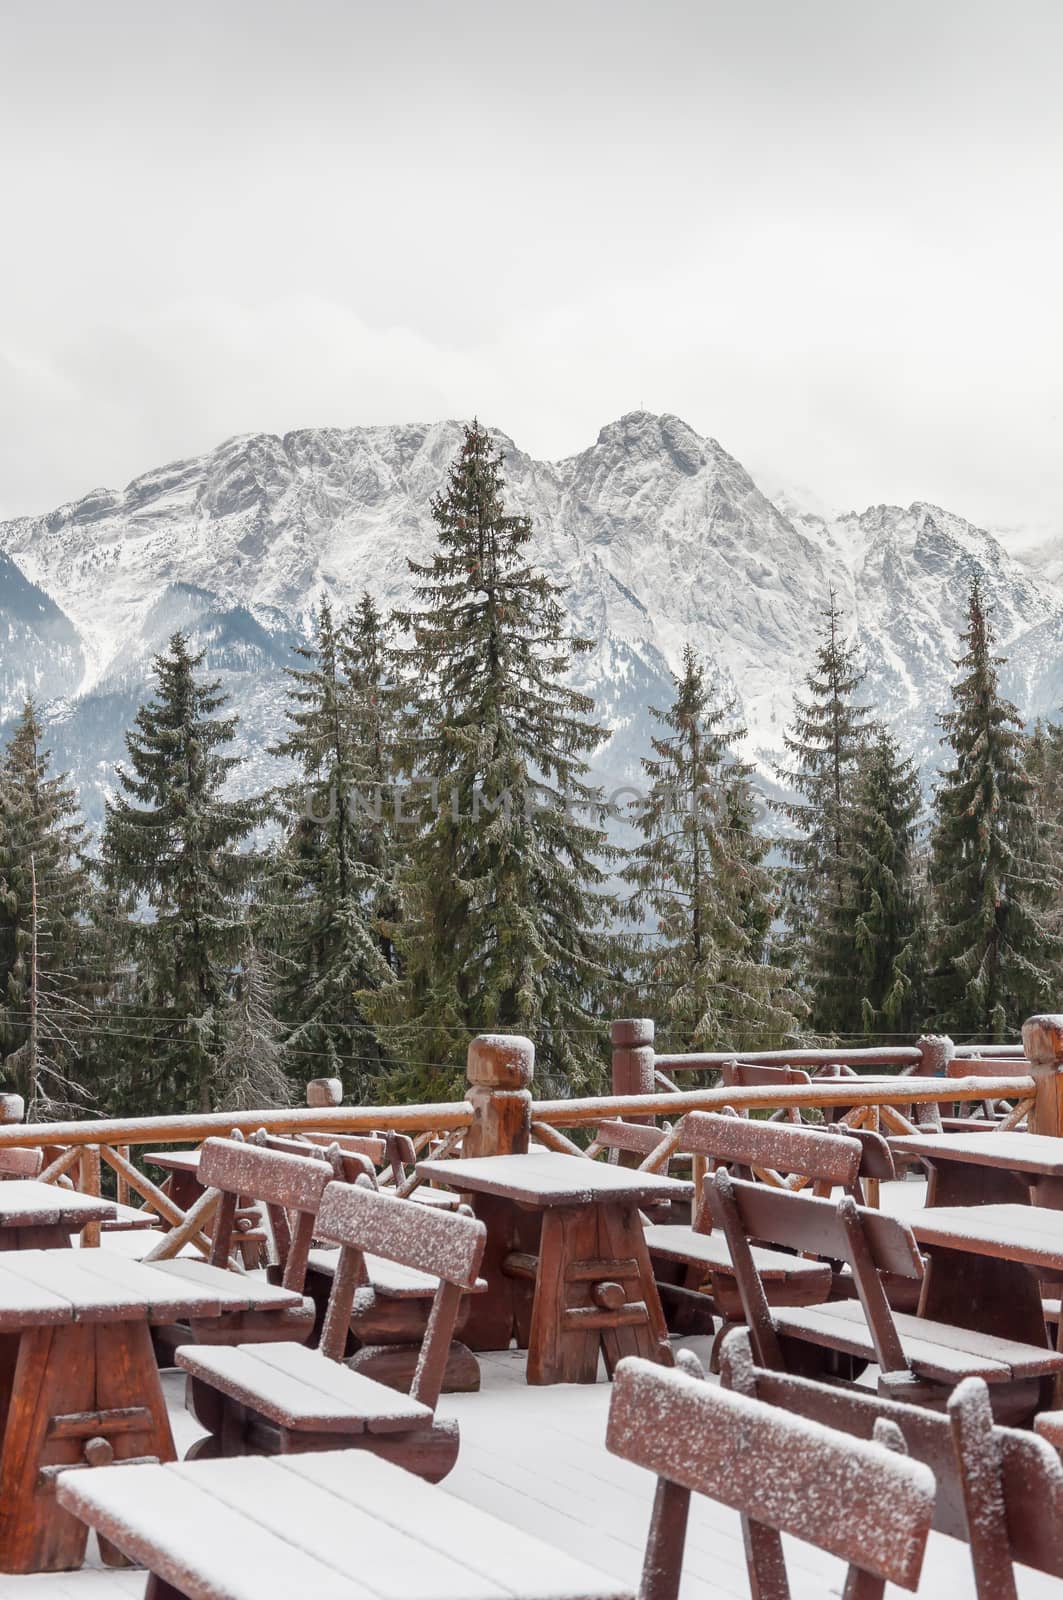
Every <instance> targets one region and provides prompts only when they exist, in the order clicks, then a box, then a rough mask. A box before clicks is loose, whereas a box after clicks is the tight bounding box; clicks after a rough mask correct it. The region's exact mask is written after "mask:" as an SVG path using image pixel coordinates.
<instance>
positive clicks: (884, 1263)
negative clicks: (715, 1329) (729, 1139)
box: [705, 1170, 923, 1372]
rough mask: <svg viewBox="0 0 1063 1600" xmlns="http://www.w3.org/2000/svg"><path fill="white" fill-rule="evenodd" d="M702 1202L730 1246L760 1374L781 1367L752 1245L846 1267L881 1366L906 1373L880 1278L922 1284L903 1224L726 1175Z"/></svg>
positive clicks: (919, 1261)
mask: <svg viewBox="0 0 1063 1600" xmlns="http://www.w3.org/2000/svg"><path fill="white" fill-rule="evenodd" d="M705 1200H706V1203H707V1206H708V1209H709V1211H710V1213H711V1215H712V1218H713V1221H714V1222H716V1223H717V1224H718V1226H719V1227H720V1228H722V1229H723V1232H724V1236H725V1238H726V1239H727V1245H728V1249H729V1250H730V1254H731V1264H732V1266H733V1268H734V1274H735V1283H736V1286H737V1288H738V1293H739V1296H740V1298H741V1301H742V1308H743V1311H744V1312H745V1317H746V1322H747V1324H748V1326H749V1330H750V1337H751V1338H752V1340H753V1348H754V1350H755V1352H756V1355H757V1360H758V1361H759V1362H760V1364H761V1365H762V1366H767V1367H775V1368H777V1369H779V1368H782V1366H783V1360H782V1351H781V1348H780V1346H779V1342H778V1338H777V1336H776V1333H775V1324H774V1320H773V1318H772V1314H771V1309H770V1306H769V1304H768V1299H767V1296H766V1294H765V1292H764V1285H763V1284H762V1282H761V1280H760V1275H759V1273H758V1272H757V1268H756V1264H755V1262H754V1260H753V1254H752V1250H751V1248H750V1245H751V1243H752V1242H753V1241H757V1242H759V1243H763V1244H771V1245H781V1246H782V1247H783V1248H785V1249H788V1250H797V1251H801V1252H804V1253H806V1254H810V1255H815V1256H821V1257H825V1258H826V1259H828V1260H832V1261H844V1262H847V1263H848V1265H849V1266H850V1267H851V1268H852V1273H853V1283H854V1286H855V1288H856V1292H857V1295H858V1297H859V1299H860V1303H861V1305H862V1307H863V1310H864V1315H865V1317H866V1318H867V1323H868V1328H869V1331H870V1333H871V1338H872V1342H873V1344H874V1347H875V1357H876V1360H877V1361H878V1364H879V1366H880V1367H881V1368H882V1370H883V1372H904V1371H905V1370H906V1369H907V1367H908V1362H907V1359H906V1357H905V1355H904V1350H903V1346H902V1344H901V1340H900V1336H899V1334H898V1333H897V1328H896V1324H895V1323H894V1320H893V1312H892V1311H891V1309H890V1306H889V1302H888V1301H887V1299H886V1294H885V1291H884V1289H883V1287H882V1282H881V1279H880V1277H879V1273H883V1272H887V1273H892V1274H894V1275H896V1276H898V1277H902V1278H909V1279H912V1280H915V1281H918V1280H919V1279H920V1278H921V1277H922V1275H923V1258H922V1256H921V1255H920V1253H919V1248H918V1246H917V1244H916V1242H915V1238H914V1236H913V1234H912V1231H911V1229H910V1228H909V1227H907V1225H906V1224H905V1223H903V1222H901V1221H900V1220H899V1219H898V1218H897V1217H891V1216H887V1215H886V1214H885V1213H883V1212H881V1211H872V1210H871V1209H870V1208H869V1207H867V1206H858V1205H857V1204H856V1203H855V1202H854V1200H853V1199H852V1197H851V1196H849V1195H845V1196H844V1197H843V1199H841V1200H839V1201H837V1202H835V1201H833V1200H827V1199H820V1198H818V1197H816V1196H814V1195H804V1194H792V1193H788V1192H786V1191H784V1190H781V1189H770V1188H768V1186H767V1185H766V1184H761V1183H746V1182H743V1181H742V1180H741V1179H738V1178H732V1177H731V1176H730V1174H729V1173H727V1172H726V1171H722V1170H721V1171H719V1172H715V1173H710V1174H709V1175H708V1176H707V1177H706V1179H705Z"/></svg>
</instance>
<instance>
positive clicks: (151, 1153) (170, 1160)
mask: <svg viewBox="0 0 1063 1600" xmlns="http://www.w3.org/2000/svg"><path fill="white" fill-rule="evenodd" d="M144 1160H145V1161H148V1162H150V1163H151V1165H152V1166H153V1167H161V1168H162V1170H163V1171H164V1172H168V1173H169V1174H170V1176H169V1177H168V1178H167V1180H166V1183H165V1185H164V1189H165V1192H166V1193H167V1194H168V1195H169V1196H170V1199H171V1200H172V1201H173V1203H174V1205H177V1206H180V1207H181V1210H182V1211H189V1210H190V1209H191V1208H192V1206H194V1205H195V1203H196V1201H197V1200H198V1199H199V1197H200V1195H201V1194H202V1193H203V1185H202V1184H201V1183H200V1181H199V1151H198V1150H145V1152H144Z"/></svg>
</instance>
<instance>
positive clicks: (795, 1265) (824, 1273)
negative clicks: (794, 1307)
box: [646, 1223, 833, 1300]
mask: <svg viewBox="0 0 1063 1600" xmlns="http://www.w3.org/2000/svg"><path fill="white" fill-rule="evenodd" d="M646 1248H647V1249H648V1250H649V1252H650V1255H651V1256H660V1257H661V1258H662V1260H664V1261H683V1262H688V1263H689V1264H690V1265H691V1266H697V1267H704V1268H705V1271H706V1273H709V1272H721V1273H726V1274H727V1275H728V1276H729V1277H733V1275H734V1267H733V1266H732V1265H731V1253H730V1251H729V1250H728V1248H727V1240H726V1239H725V1238H724V1236H723V1234H722V1233H718V1232H717V1233H695V1231H694V1229H693V1228H688V1227H684V1226H683V1225H682V1224H681V1223H663V1224H651V1226H649V1227H648V1228H647V1229H646ZM752 1248H753V1260H754V1262H755V1263H756V1267H757V1271H758V1272H759V1273H760V1276H761V1278H762V1279H763V1280H764V1282H765V1283H772V1284H795V1285H796V1284H800V1285H801V1287H802V1289H803V1290H804V1291H806V1292H807V1293H808V1294H809V1295H812V1294H813V1293H814V1292H815V1291H816V1289H821V1290H822V1297H823V1299H824V1300H826V1298H827V1296H828V1295H829V1293H830V1287H831V1281H832V1277H833V1273H832V1270H831V1267H830V1264H829V1263H828V1262H825V1261H807V1260H806V1259H805V1258H804V1257H803V1256H794V1255H789V1254H788V1253H787V1252H786V1251H785V1250H769V1249H767V1248H766V1247H765V1246H763V1245H754V1246H753V1247H752Z"/></svg>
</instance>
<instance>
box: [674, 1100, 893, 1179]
mask: <svg viewBox="0 0 1063 1600" xmlns="http://www.w3.org/2000/svg"><path fill="white" fill-rule="evenodd" d="M676 1132H677V1134H678V1135H679V1145H678V1149H680V1150H681V1151H683V1152H684V1154H688V1155H701V1156H706V1157H707V1158H708V1159H709V1160H711V1161H714V1162H716V1163H717V1165H720V1166H740V1167H749V1168H760V1169H762V1170H763V1169H767V1170H770V1171H772V1172H787V1173H791V1172H792V1173H800V1175H801V1176H802V1177H806V1178H814V1179H821V1180H823V1181H824V1182H827V1183H832V1184H834V1183H838V1184H841V1185H842V1186H843V1187H844V1188H847V1189H848V1188H851V1187H852V1186H853V1184H855V1182H856V1179H857V1175H858V1173H859V1171H860V1160H861V1156H862V1150H861V1146H860V1144H859V1142H858V1141H857V1140H856V1139H851V1138H847V1137H846V1136H845V1135H844V1134H834V1133H827V1132H825V1131H821V1130H820V1129H818V1128H805V1127H798V1126H796V1125H792V1124H791V1125H788V1124H786V1123H784V1122H759V1121H757V1120H755V1119H754V1118H752V1117H725V1116H720V1115H719V1114H718V1113H717V1112H714V1111H688V1112H687V1114H686V1116H685V1117H684V1118H683V1119H682V1121H681V1122H680V1123H679V1125H678V1127H677V1129H676Z"/></svg>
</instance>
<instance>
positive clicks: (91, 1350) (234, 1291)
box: [0, 1250, 296, 1572]
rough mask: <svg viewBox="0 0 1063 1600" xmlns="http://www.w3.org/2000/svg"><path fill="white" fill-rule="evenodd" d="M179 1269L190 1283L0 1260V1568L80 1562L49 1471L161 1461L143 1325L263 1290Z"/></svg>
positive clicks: (153, 1375)
mask: <svg viewBox="0 0 1063 1600" xmlns="http://www.w3.org/2000/svg"><path fill="white" fill-rule="evenodd" d="M182 1265H183V1266H184V1267H185V1268H196V1267H199V1268H200V1274H199V1277H198V1280H196V1281H193V1279H192V1278H190V1277H189V1276H187V1275H186V1274H185V1273H181V1274H177V1273H173V1272H168V1271H164V1270H163V1269H161V1268H152V1267H147V1266H144V1265H143V1264H142V1263H140V1262H137V1261H129V1260H126V1259H125V1258H123V1257H121V1256H112V1255H110V1254H109V1253H107V1252H101V1251H96V1250H94V1251H84V1252H83V1251H72V1250H61V1251H60V1250H49V1251H44V1252H36V1253H34V1252H29V1251H20V1252H18V1253H17V1254H16V1253H11V1254H9V1255H8V1256H6V1257H4V1259H3V1261H2V1263H0V1326H2V1329H3V1331H2V1332H0V1404H2V1417H0V1424H2V1436H0V1570H2V1571H9V1572H37V1571H56V1570H62V1569H65V1568H67V1567H74V1566H77V1565H79V1564H80V1561H81V1559H82V1556H83V1553H84V1545H85V1529H84V1527H83V1526H81V1524H80V1523H78V1522H77V1520H76V1519H75V1518H73V1517H71V1516H70V1515H69V1514H68V1513H67V1512H66V1511H64V1510H62V1509H61V1508H60V1507H59V1505H58V1502H57V1501H56V1499H55V1480H56V1477H57V1469H60V1468H63V1467H71V1466H78V1467H83V1469H84V1470H92V1469H94V1468H96V1467H98V1466H101V1465H107V1464H109V1463H110V1462H112V1461H115V1460H120V1461H124V1460H130V1459H140V1458H143V1457H154V1458H157V1459H160V1460H168V1459H172V1457H173V1440H172V1437H171V1434H170V1426H169V1421H168V1418H167V1413H166V1406H165V1402H164V1398H163V1394H162V1390H161V1387H160V1383H159V1373H158V1368H157V1365H156V1362H155V1358H154V1353H153V1349H152V1343H151V1336H150V1332H149V1323H150V1322H164V1321H166V1320H167V1319H168V1318H171V1317H174V1316H176V1315H190V1314H194V1313H195V1312H196V1311H197V1310H202V1311H204V1312H207V1313H215V1314H216V1313H217V1312H218V1311H219V1310H220V1308H221V1306H222V1304H223V1303H225V1301H226V1300H227V1299H228V1300H229V1301H230V1302H231V1303H239V1301H240V1299H241V1297H242V1298H243V1300H244V1303H245V1304H250V1303H253V1302H254V1300H255V1298H256V1296H258V1295H261V1293H262V1287H251V1286H247V1287H243V1286H242V1285H241V1280H240V1279H238V1278H236V1277H235V1276H234V1275H232V1274H229V1273H213V1274H212V1272H211V1269H210V1268H205V1267H202V1265H201V1264H200V1263H195V1262H186V1263H183V1264H182ZM267 1292H268V1293H269V1294H271V1295H273V1296H275V1297H278V1298H279V1299H280V1300H281V1301H282V1302H287V1301H290V1300H292V1299H294V1298H296V1297H294V1296H291V1295H288V1294H286V1292H285V1291H282V1290H267ZM109 1554H110V1552H109V1551H108V1550H107V1549H105V1550H104V1556H105V1558H107V1557H108V1556H109Z"/></svg>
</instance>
